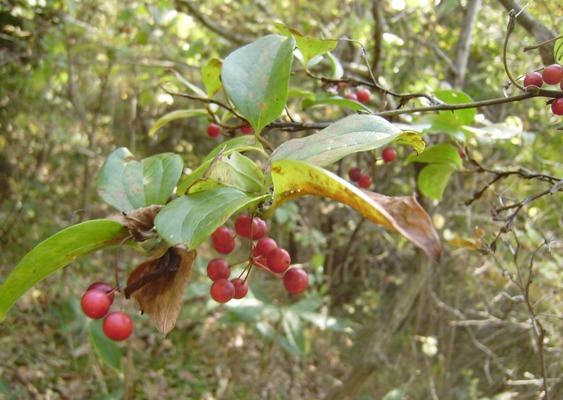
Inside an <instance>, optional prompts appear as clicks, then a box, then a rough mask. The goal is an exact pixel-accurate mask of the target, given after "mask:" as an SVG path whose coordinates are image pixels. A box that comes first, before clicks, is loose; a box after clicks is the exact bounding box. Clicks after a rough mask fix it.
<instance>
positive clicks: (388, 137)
mask: <svg viewBox="0 0 563 400" xmlns="http://www.w3.org/2000/svg"><path fill="white" fill-rule="evenodd" d="M401 135H403V131H401V130H400V129H399V128H397V127H395V126H394V125H393V124H391V123H390V122H388V121H387V120H385V119H383V118H381V117H378V116H375V115H350V116H348V117H345V118H342V119H340V120H338V121H336V122H335V123H333V124H331V125H330V126H328V127H327V128H325V129H323V130H321V131H319V132H317V133H314V134H312V135H309V136H306V137H304V138H300V139H291V140H288V141H287V142H285V143H283V144H282V145H280V146H279V147H278V148H277V149H276V150H275V151H274V152H273V153H272V155H271V157H270V160H271V161H272V162H273V161H276V160H284V159H285V160H299V161H304V162H307V163H309V164H314V165H318V166H325V165H329V164H332V163H334V162H336V161H338V160H340V159H341V158H343V157H345V156H347V155H349V154H353V153H357V152H359V151H367V150H373V149H377V148H380V147H384V146H385V145H387V144H389V143H391V142H392V141H394V140H395V139H397V138H399V137H400V136H401ZM415 135H416V134H415ZM417 136H418V135H417Z"/></svg>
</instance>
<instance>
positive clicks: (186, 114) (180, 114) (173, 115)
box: [148, 108, 207, 137]
mask: <svg viewBox="0 0 563 400" xmlns="http://www.w3.org/2000/svg"><path fill="white" fill-rule="evenodd" d="M206 115H207V110H205V109H202V108H196V109H193V110H192V109H188V110H176V111H172V112H169V113H168V114H166V115H165V116H164V117H161V118H159V119H158V120H157V121H156V122H155V123H154V125H153V126H152V127H151V129H150V131H149V133H148V135H149V137H153V136H154V135H155V133H156V131H158V130H159V129H160V128H162V127H163V126H164V125H166V124H167V123H169V122H170V121H174V120H177V119H183V118H192V117H202V116H203V117H205V116H206Z"/></svg>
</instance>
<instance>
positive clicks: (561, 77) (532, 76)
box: [524, 64, 563, 115]
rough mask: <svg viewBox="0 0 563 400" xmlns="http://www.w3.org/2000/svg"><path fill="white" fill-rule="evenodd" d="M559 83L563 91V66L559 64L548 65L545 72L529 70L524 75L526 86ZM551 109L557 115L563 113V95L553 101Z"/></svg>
mask: <svg viewBox="0 0 563 400" xmlns="http://www.w3.org/2000/svg"><path fill="white" fill-rule="evenodd" d="M544 83H546V84H548V85H559V88H560V89H561V90H562V91H563V67H562V66H561V65H559V64H552V65H548V66H547V67H545V68H544V69H543V72H542V73H541V74H540V73H539V72H535V71H533V72H529V73H527V74H526V76H524V87H528V86H537V87H539V88H540V87H542V86H543V84H544ZM551 111H552V112H553V113H554V114H555V115H563V97H559V98H557V99H555V100H553V102H552V103H551Z"/></svg>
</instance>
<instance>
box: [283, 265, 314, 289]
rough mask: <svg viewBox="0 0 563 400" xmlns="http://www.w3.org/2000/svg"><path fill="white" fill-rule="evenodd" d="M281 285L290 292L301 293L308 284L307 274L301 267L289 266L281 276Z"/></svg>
mask: <svg viewBox="0 0 563 400" xmlns="http://www.w3.org/2000/svg"><path fill="white" fill-rule="evenodd" d="M283 285H284V286H285V290H287V291H288V292H289V293H291V294H299V293H303V292H304V291H305V290H306V289H307V286H309V275H307V273H306V272H305V271H304V270H303V269H301V268H291V269H290V270H288V271H287V272H286V273H285V275H284V276H283Z"/></svg>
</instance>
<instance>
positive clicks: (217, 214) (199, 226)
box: [155, 187, 269, 250]
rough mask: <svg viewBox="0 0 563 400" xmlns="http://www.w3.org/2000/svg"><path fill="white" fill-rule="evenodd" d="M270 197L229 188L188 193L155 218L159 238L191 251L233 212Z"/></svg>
mask: <svg viewBox="0 0 563 400" xmlns="http://www.w3.org/2000/svg"><path fill="white" fill-rule="evenodd" d="M267 198H269V195H264V196H252V195H249V194H247V193H244V192H241V191H240V190H237V189H234V188H231V187H218V188H214V189H211V190H206V191H201V192H197V193H193V194H188V195H185V196H182V197H179V198H177V199H176V200H174V201H172V202H171V203H170V204H168V205H167V206H166V207H164V208H163V209H162V210H161V211H160V212H159V213H158V215H157V217H156V219H155V226H156V230H157V231H158V233H159V234H160V235H161V237H162V238H163V239H164V240H165V241H166V242H168V243H169V244H170V245H175V244H178V243H183V244H185V245H186V246H187V247H188V249H189V250H194V249H195V248H196V247H197V246H199V245H200V244H201V243H202V242H203V241H204V240H205V239H206V238H207V237H209V236H210V235H211V234H212V233H213V232H214V231H215V230H216V229H217V228H218V227H220V226H221V225H223V224H224V223H225V222H226V221H227V220H228V219H229V218H230V217H231V215H233V214H236V213H238V212H239V211H240V210H242V209H244V208H247V207H250V206H252V205H255V204H257V203H258V202H260V201H264V200H266V199H267Z"/></svg>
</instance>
